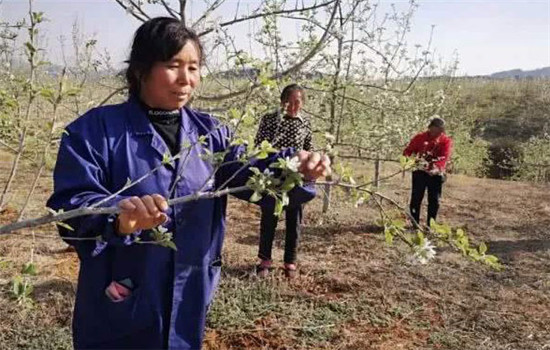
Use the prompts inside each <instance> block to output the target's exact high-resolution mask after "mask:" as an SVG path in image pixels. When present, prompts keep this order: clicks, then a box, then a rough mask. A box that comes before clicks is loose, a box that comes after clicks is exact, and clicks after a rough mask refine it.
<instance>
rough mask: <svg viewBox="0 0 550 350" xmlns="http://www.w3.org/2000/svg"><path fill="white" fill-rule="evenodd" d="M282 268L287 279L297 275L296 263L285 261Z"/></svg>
mask: <svg viewBox="0 0 550 350" xmlns="http://www.w3.org/2000/svg"><path fill="white" fill-rule="evenodd" d="M284 270H285V277H286V278H288V279H293V278H296V276H297V275H298V271H297V269H296V264H286V263H285V267H284Z"/></svg>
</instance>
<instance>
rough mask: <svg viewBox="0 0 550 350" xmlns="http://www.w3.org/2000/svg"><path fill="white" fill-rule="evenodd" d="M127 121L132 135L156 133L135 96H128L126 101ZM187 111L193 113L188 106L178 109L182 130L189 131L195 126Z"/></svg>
mask: <svg viewBox="0 0 550 350" xmlns="http://www.w3.org/2000/svg"><path fill="white" fill-rule="evenodd" d="M126 103H127V104H128V107H129V110H128V123H129V124H130V130H131V132H132V134H133V135H136V136H144V135H154V134H156V131H155V129H154V128H153V124H151V122H150V121H149V118H148V117H147V114H146V113H145V111H144V110H143V107H142V106H141V104H140V102H139V100H138V99H137V97H135V96H130V98H128V101H127V102H126ZM189 113H193V112H192V111H191V110H190V109H189V108H188V107H186V106H184V107H182V108H181V109H180V118H181V124H180V125H181V128H182V129H183V131H184V132H191V131H192V130H195V129H196V127H195V126H194V125H193V124H192V122H191V120H190V118H189Z"/></svg>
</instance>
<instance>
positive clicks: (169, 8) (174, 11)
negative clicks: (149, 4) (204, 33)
mask: <svg viewBox="0 0 550 350" xmlns="http://www.w3.org/2000/svg"><path fill="white" fill-rule="evenodd" d="M160 3H161V4H162V6H164V8H165V9H166V11H167V12H168V14H169V15H170V16H172V17H174V18H176V19H179V15H178V13H177V12H176V10H174V9H173V8H171V7H170V6H168V4H167V3H166V0H160Z"/></svg>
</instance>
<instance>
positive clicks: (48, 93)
mask: <svg viewBox="0 0 550 350" xmlns="http://www.w3.org/2000/svg"><path fill="white" fill-rule="evenodd" d="M39 94H40V96H42V97H44V98H46V99H49V100H53V98H54V94H55V91H54V90H53V89H50V88H42V89H40V91H39Z"/></svg>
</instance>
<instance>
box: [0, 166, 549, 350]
mask: <svg viewBox="0 0 550 350" xmlns="http://www.w3.org/2000/svg"><path fill="white" fill-rule="evenodd" d="M0 164H3V166H2V167H4V166H5V165H6V164H7V162H5V161H4V162H0ZM29 174H31V172H30V171H29V173H28V174H26V175H25V176H24V178H22V179H20V180H18V181H19V184H18V186H16V188H17V189H18V190H20V191H24V189H25V183H28V181H29V180H28V179H29V177H30V175H29ZM27 175H28V176H27ZM5 176H7V175H6V172H4V171H3V170H2V172H0V180H1V181H4V178H5ZM1 181H0V183H1ZM50 189H51V182H50V180H49V179H48V178H47V177H46V176H45V177H44V179H43V181H42V183H41V186H40V188H39V189H38V192H37V196H36V198H35V200H34V203H33V209H32V210H31V212H30V213H29V215H36V214H38V213H40V210H41V209H40V208H41V205H43V203H45V199H46V198H47V196H48V194H49V192H50ZM549 189H550V187H549V186H542V185H532V184H527V183H519V182H506V181H497V180H488V179H476V178H469V177H464V176H460V175H451V176H450V177H449V181H448V182H447V184H446V185H445V188H444V195H443V199H442V209H441V212H440V219H442V220H443V221H445V222H448V223H450V224H452V225H454V226H460V227H464V228H465V229H466V231H467V232H468V233H469V234H470V235H471V237H472V239H474V240H475V241H477V242H480V241H485V242H486V243H487V245H488V246H489V253H491V254H495V255H497V256H498V257H499V258H500V259H501V261H502V262H503V263H504V265H505V269H504V270H503V271H499V272H497V271H493V270H491V269H489V268H487V267H485V266H483V265H480V264H477V263H474V262H471V261H468V260H466V259H465V258H463V257H461V256H460V255H458V254H457V253H455V252H453V251H451V250H449V249H445V248H442V249H438V254H437V257H436V259H435V261H434V262H432V263H430V264H428V265H410V264H409V263H408V254H407V250H406V249H405V247H403V246H401V245H399V244H398V245H397V246H395V247H388V246H387V245H386V244H385V243H384V238H383V234H382V231H381V228H380V227H378V226H376V225H375V222H376V219H377V212H376V210H375V207H373V206H370V205H366V206H362V207H359V208H354V207H353V204H352V203H350V202H349V201H347V200H346V196H345V194H343V193H341V192H337V193H336V194H335V195H334V197H333V201H332V208H331V211H330V214H328V215H323V214H322V213H321V200H320V199H319V198H318V199H316V200H315V201H313V202H312V203H311V204H309V205H308V206H307V207H306V210H305V212H306V215H305V219H304V225H305V228H304V231H303V235H302V238H301V243H300V248H299V277H298V278H297V279H296V280H294V281H291V282H289V281H286V280H285V279H284V278H283V276H282V272H281V271H280V270H275V271H274V272H273V273H272V274H271V276H270V277H268V278H267V279H265V280H258V279H257V278H255V276H254V274H253V270H254V264H255V262H256V258H255V256H256V253H257V244H258V226H259V211H258V209H257V207H256V206H255V205H254V204H248V203H245V202H242V201H237V200H231V201H230V205H229V210H228V222H227V228H228V232H227V239H226V243H225V249H224V268H223V278H222V283H221V285H220V288H219V290H218V292H217V296H216V300H215V302H214V304H213V305H212V307H211V312H210V318H209V321H208V330H207V334H206V339H205V349H208V350H221V349H350V350H351V349H380V350H382V349H383V350H386V349H388V350H389V349H472V350H474V349H475V350H483V349H517V350H527V349H533V350H543V349H550V236H549V230H548V226H549V224H550V191H549ZM380 191H381V192H382V193H384V194H386V195H388V196H390V197H392V198H395V199H397V200H398V201H399V202H400V203H402V204H406V202H407V198H408V191H409V179H408V177H407V178H405V179H402V178H401V177H397V178H394V179H392V180H391V181H390V182H388V183H384V184H383V186H382V187H381V189H380ZM15 215H16V211H15V210H13V209H10V208H8V209H7V210H5V211H3V212H2V213H0V224H3V223H6V222H10V221H11V220H13V219H14V218H15ZM282 227H283V225H282V223H281V225H280V226H279V228H282ZM33 233H34V236H33ZM0 242H1V243H0V315H2V317H0V349H68V348H70V347H71V346H70V323H71V309H72V305H73V301H74V291H75V288H76V284H75V280H76V276H77V273H78V260H77V258H76V256H75V254H74V253H73V252H71V251H68V250H66V246H65V244H64V243H63V242H61V241H60V240H59V239H57V238H56V236H55V232H54V228H53V226H45V227H41V228H38V229H36V230H34V232H31V231H25V232H21V233H18V234H13V235H7V236H4V237H0ZM282 247H283V232H282V230H279V231H278V236H277V241H276V247H275V252H274V253H275V255H274V257H275V262H276V263H277V264H278V265H277V266H281V265H282V261H281V260H282ZM31 259H32V261H33V262H34V263H35V264H36V265H37V270H38V271H37V272H38V273H37V275H36V276H31V277H26V278H29V280H30V282H31V283H32V285H33V286H34V290H33V292H32V294H31V297H32V301H31V302H21V303H18V302H17V301H16V300H14V297H13V292H12V279H13V277H14V276H15V275H17V274H18V273H19V271H20V270H21V267H22V266H23V264H25V263H27V262H29V261H30V260H31Z"/></svg>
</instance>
